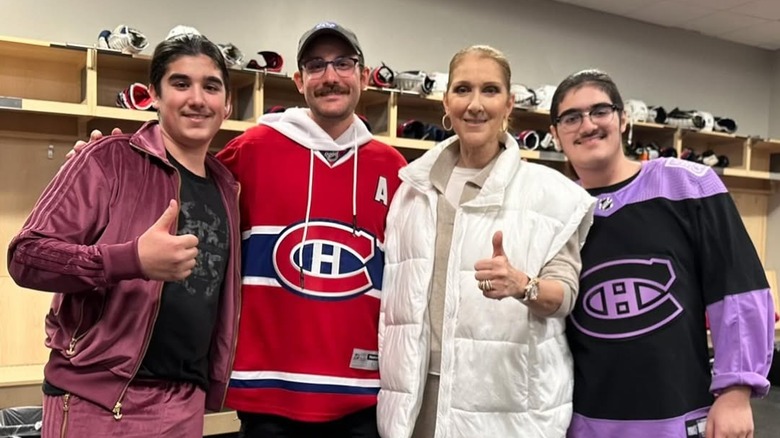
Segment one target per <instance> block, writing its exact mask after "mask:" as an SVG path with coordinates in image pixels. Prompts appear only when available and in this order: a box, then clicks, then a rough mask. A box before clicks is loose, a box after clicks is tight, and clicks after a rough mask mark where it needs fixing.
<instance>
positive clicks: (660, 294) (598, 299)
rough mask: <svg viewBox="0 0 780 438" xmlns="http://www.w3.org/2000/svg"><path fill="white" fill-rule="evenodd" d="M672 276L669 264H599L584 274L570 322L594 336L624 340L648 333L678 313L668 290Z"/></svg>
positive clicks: (679, 309) (658, 261) (660, 261)
mask: <svg viewBox="0 0 780 438" xmlns="http://www.w3.org/2000/svg"><path fill="white" fill-rule="evenodd" d="M675 278H676V276H675V274H674V270H673V269H672V263H671V262H670V261H669V260H664V259H655V258H654V259H649V260H642V259H629V260H616V261H612V262H607V263H602V264H600V265H598V266H595V267H593V268H591V269H589V270H588V271H587V272H585V273H583V274H582V276H581V278H580V291H581V292H580V293H581V294H582V298H581V300H580V303H579V305H578V306H577V307H576V308H575V309H574V311H573V312H572V315H571V321H572V323H573V324H574V325H575V326H577V328H578V329H579V330H580V331H582V332H583V333H585V334H587V335H590V336H593V337H596V338H603V339H625V338H629V337H634V336H640V335H644V334H647V333H650V332H652V331H653V330H657V329H659V328H661V327H663V326H664V325H666V324H668V323H669V322H671V321H672V320H673V319H675V318H676V317H677V316H678V315H679V314H680V313H682V306H681V305H680V303H679V302H678V301H677V300H676V299H675V298H674V296H672V294H671V293H670V292H669V289H670V288H671V286H672V284H673V283H674V280H675Z"/></svg>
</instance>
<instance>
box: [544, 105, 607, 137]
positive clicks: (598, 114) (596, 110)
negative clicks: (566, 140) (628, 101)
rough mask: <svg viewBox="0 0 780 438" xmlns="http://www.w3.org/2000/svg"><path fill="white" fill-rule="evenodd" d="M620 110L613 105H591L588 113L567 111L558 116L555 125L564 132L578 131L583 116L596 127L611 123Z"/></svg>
mask: <svg viewBox="0 0 780 438" xmlns="http://www.w3.org/2000/svg"><path fill="white" fill-rule="evenodd" d="M620 109H621V108H620V107H619V106H617V105H615V104H614V103H599V104H596V105H593V106H592V107H591V108H590V110H588V111H578V110H574V109H573V110H569V111H566V112H565V113H563V114H561V115H560V116H558V118H557V119H556V121H555V123H556V124H557V125H559V126H560V127H561V129H563V130H564V131H567V132H571V131H574V130H577V129H579V127H580V125H582V120H583V119H584V117H585V115H587V116H588V117H589V118H590V121H591V122H593V123H594V124H596V125H605V124H607V123H609V122H611V121H612V117H613V116H614V115H615V112H616V111H619V110H620Z"/></svg>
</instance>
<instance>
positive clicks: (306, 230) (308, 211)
mask: <svg viewBox="0 0 780 438" xmlns="http://www.w3.org/2000/svg"><path fill="white" fill-rule="evenodd" d="M313 187H314V149H309V192H308V195H307V196H306V218H305V219H304V223H303V238H302V239H301V246H300V248H298V272H299V273H300V283H301V289H305V287H304V284H303V278H304V275H303V248H304V244H305V243H306V235H307V234H308V233H309V218H310V217H311V198H312V194H311V192H312V188H313ZM353 208H354V207H353ZM353 211H354V210H353Z"/></svg>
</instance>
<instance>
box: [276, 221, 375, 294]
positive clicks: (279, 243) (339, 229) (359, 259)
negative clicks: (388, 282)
mask: <svg viewBox="0 0 780 438" xmlns="http://www.w3.org/2000/svg"><path fill="white" fill-rule="evenodd" d="M304 228H306V240H305V242H304V239H303V237H304V236H303V234H304ZM382 258H383V257H382V254H381V253H380V252H379V251H378V250H377V247H376V238H375V237H374V236H372V235H371V234H369V233H368V232H366V231H365V230H358V231H357V233H355V234H353V230H352V227H351V226H350V225H347V224H343V223H339V222H328V221H312V222H309V223H308V226H306V225H305V224H304V223H298V224H295V225H292V226H290V227H288V228H286V229H284V230H283V231H282V232H281V233H280V234H279V238H278V239H277V240H276V244H275V245H274V247H273V254H272V261H273V266H274V270H275V272H276V276H277V277H278V279H279V283H280V284H281V285H282V286H283V287H284V288H286V289H287V290H290V291H292V292H294V293H298V294H302V295H305V296H308V297H310V298H317V299H326V300H340V299H347V298H351V297H353V296H356V295H360V294H363V293H365V292H368V291H369V290H371V289H374V288H377V289H378V288H379V287H381V270H382V264H383V260H382ZM301 268H303V269H301ZM301 273H302V274H303V275H302V276H301ZM375 284H376V286H375Z"/></svg>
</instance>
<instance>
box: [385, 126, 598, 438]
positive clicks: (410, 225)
mask: <svg viewBox="0 0 780 438" xmlns="http://www.w3.org/2000/svg"><path fill="white" fill-rule="evenodd" d="M455 140H456V138H455V137H453V138H450V139H448V140H445V141H444V142H442V143H441V144H439V145H437V146H436V147H435V148H434V149H432V150H430V151H428V152H427V153H426V154H425V155H423V157H421V158H420V159H418V160H416V161H414V162H413V163H411V164H410V165H409V166H407V167H406V168H404V169H402V170H401V179H402V180H403V183H402V185H401V187H400V188H399V189H398V192H397V193H396V195H395V197H394V199H393V202H392V205H391V207H390V212H389V214H388V218H387V230H386V247H385V257H386V265H385V273H384V280H383V282H384V283H383V289H382V304H381V313H380V326H379V355H380V358H379V363H380V373H381V390H380V392H379V405H378V412H377V415H378V422H379V430H380V434H381V436H382V437H383V438H407V437H409V436H411V434H412V431H413V430H414V424H415V420H416V418H417V415H418V413H419V411H420V407H421V404H422V396H423V389H424V387H425V379H426V375H427V371H428V359H429V357H428V356H429V350H430V332H431V329H430V323H429V318H428V300H429V289H430V282H431V278H432V273H433V256H434V251H435V240H436V203H437V192H436V190H435V189H434V188H433V186H432V185H431V182H430V171H431V167H432V166H433V164H434V163H435V162H436V159H437V158H438V157H439V154H440V153H441V151H442V150H443V149H444V148H446V147H447V146H449V145H450V144H451V143H452V142H453V141H455ZM504 143H505V145H506V148H507V150H506V151H504V152H503V153H502V154H501V155H500V156H499V157H498V159H497V160H496V163H495V165H494V167H493V169H492V171H491V174H490V176H488V178H487V180H486V181H485V184H484V185H483V187H482V189H481V190H480V193H479V194H478V195H477V197H476V198H474V199H472V200H471V201H469V202H467V203H465V204H463V205H462V206H461V208H460V209H459V210H458V211H457V213H456V216H455V223H454V228H453V236H452V247H451V250H450V258H449V263H448V266H447V278H446V285H447V286H446V287H447V290H446V297H445V302H444V326H443V332H442V357H441V380H440V386H439V401H438V409H437V418H436V420H437V428H436V438H457V437H463V438H477V437H491V438H492V437H500V438H508V437H524V438H530V437H555V438H559V437H563V436H564V435H565V433H566V428H567V427H568V425H569V421H570V419H571V412H572V409H571V399H572V388H573V383H572V379H573V375H572V373H573V371H572V359H571V353H570V352H569V348H568V345H567V343H566V337H565V335H564V326H565V322H564V320H563V319H560V318H542V317H537V316H534V315H533V314H531V313H530V312H529V311H528V308H527V307H526V306H525V305H524V304H522V303H520V302H519V301H517V300H511V299H508V300H501V301H497V300H491V299H487V298H485V297H484V296H483V295H482V293H481V291H480V290H479V289H478V288H477V281H476V280H475V279H474V263H475V262H476V261H477V260H479V259H483V258H489V257H490V256H491V254H492V244H491V238H492V236H493V233H494V232H495V231H498V230H501V231H503V233H504V240H503V242H504V250H505V252H506V254H507V257H508V258H509V260H510V262H511V263H512V264H513V266H514V267H515V268H516V269H519V270H522V271H524V272H526V273H528V274H529V275H532V276H533V275H535V274H538V273H539V272H540V270H541V268H542V267H543V266H544V265H545V264H546V263H547V262H548V261H550V260H551V259H552V258H553V257H554V256H555V255H556V254H557V253H558V252H559V251H560V250H561V249H562V248H563V246H564V245H565V244H566V242H567V241H568V240H569V238H570V237H571V236H572V235H573V234H574V232H575V231H577V230H579V232H580V234H579V236H580V238H581V243H580V244H582V243H584V240H585V237H586V236H587V231H588V229H589V228H590V225H591V223H592V214H593V203H594V200H593V198H591V197H590V196H589V195H588V193H587V192H586V191H585V190H583V189H582V188H581V187H579V186H578V185H576V184H575V183H573V182H572V181H570V180H569V179H568V178H566V177H565V176H564V175H562V174H561V173H560V172H557V171H555V170H552V169H549V168H547V167H545V166H541V165H537V164H532V163H527V162H524V161H521V159H520V152H519V148H518V145H517V143H516V142H515V141H514V139H512V138H511V137H509V136H506V137H505V138H504Z"/></svg>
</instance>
